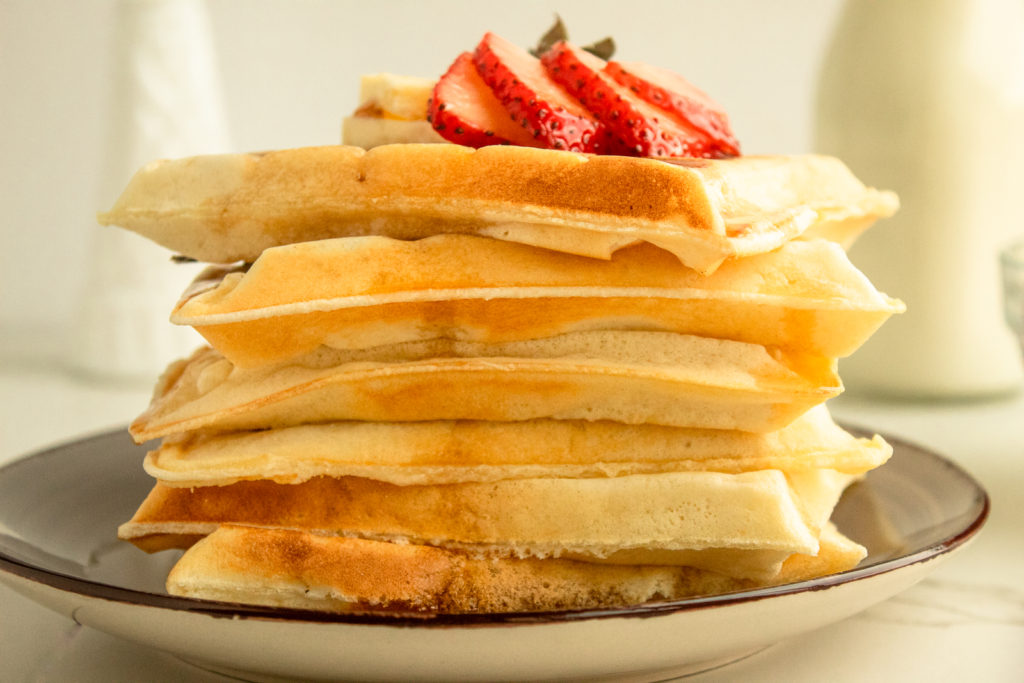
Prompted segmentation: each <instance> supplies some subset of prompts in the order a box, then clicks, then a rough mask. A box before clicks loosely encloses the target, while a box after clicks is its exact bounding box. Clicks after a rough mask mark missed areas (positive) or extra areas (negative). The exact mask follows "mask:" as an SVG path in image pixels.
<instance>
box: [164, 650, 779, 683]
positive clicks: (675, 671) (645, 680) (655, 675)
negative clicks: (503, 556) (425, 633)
mask: <svg viewBox="0 0 1024 683" xmlns="http://www.w3.org/2000/svg"><path fill="white" fill-rule="evenodd" d="M769 647H771V645H768V646H759V647H755V648H752V649H750V650H747V651H744V652H740V653H732V654H729V655H727V656H725V657H719V658H717V659H710V660H703V661H700V662H692V663H690V664H685V665H682V666H673V667H669V668H667V669H658V670H654V671H643V672H630V673H624V674H615V675H610V676H597V677H594V676H586V677H583V678H572V677H570V678H566V677H565V676H564V675H559V676H556V677H554V678H551V679H547V680H551V681H588V682H593V683H660V682H661V681H674V680H678V679H680V678H686V677H688V676H696V675H697V674H702V673H706V672H708V671H712V670H714V669H721V668H723V667H726V666H729V665H730V664H735V663H736V662H738V661H741V660H743V659H746V658H747V657H753V656H754V655H756V654H758V653H760V652H764V651H765V650H767V649H768V648H769ZM176 659H178V660H180V661H182V662H184V663H185V664H188V665H190V666H194V667H196V668H199V669H202V670H204V671H209V672H211V673H215V674H219V675H221V676H226V677H228V678H232V679H235V680H239V681H250V682H251V683H294V682H295V681H299V680H302V681H331V680H345V681H351V680H353V679H350V678H340V679H339V678H334V677H332V676H331V675H329V674H328V675H326V676H324V677H315V676H313V677H310V676H304V677H303V678H301V679H298V678H293V677H289V676H277V675H275V674H270V673H260V672H255V671H244V670H242V669H235V668H232V667H226V666H221V665H219V664H213V663H210V662H204V661H201V660H198V659H192V658H189V657H182V656H180V655H178V656H176ZM442 669H443V667H442ZM437 673H439V674H442V677H441V678H437V679H436V680H438V681H451V682H452V683H455V682H456V681H464V682H465V681H486V680H492V679H491V678H487V677H484V678H476V677H473V676H469V677H466V676H464V675H460V674H459V673H458V672H455V671H443V670H441V671H438V672H437ZM423 674H424V672H423V671H422V670H419V671H417V672H412V671H409V672H404V673H403V674H402V675H399V676H397V677H393V678H369V679H363V680H366V681H408V680H410V678H409V677H410V676H415V677H416V680H421V681H426V680H433V679H430V678H422V676H423ZM505 680H515V679H505ZM523 680H529V681H538V682H540V681H544V680H545V679H544V678H537V677H536V676H530V677H529V678H524V679H523Z"/></svg>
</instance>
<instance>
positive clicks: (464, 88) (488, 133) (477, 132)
mask: <svg viewBox="0 0 1024 683" xmlns="http://www.w3.org/2000/svg"><path fill="white" fill-rule="evenodd" d="M427 121H430V123H431V125H433V127H434V130H436V131H437V132H438V133H440V134H441V137H443V138H444V139H445V140H448V141H449V142H454V143H455V144H457V145H466V146H467V147H486V146H487V145H504V144H509V143H511V144H514V145H523V146H532V147H537V146H540V143H538V142H537V140H535V139H534V137H533V135H531V134H530V133H528V132H527V131H525V130H523V128H522V127H521V126H518V125H516V124H515V123H514V122H513V121H512V119H511V117H509V115H508V112H507V111H505V108H504V107H502V106H501V102H499V101H498V98H497V97H495V96H494V93H493V92H491V89H490V88H488V87H487V84H486V83H484V79H482V78H480V74H478V73H477V71H476V66H474V65H473V55H472V54H470V53H469V52H463V53H462V54H461V55H459V56H458V58H456V60H455V61H454V62H453V63H452V65H451V66H450V67H448V71H447V73H445V75H444V76H442V77H441V78H440V80H438V82H437V84H436V85H435V86H434V91H433V93H432V94H431V96H430V101H429V102H428V103H427Z"/></svg>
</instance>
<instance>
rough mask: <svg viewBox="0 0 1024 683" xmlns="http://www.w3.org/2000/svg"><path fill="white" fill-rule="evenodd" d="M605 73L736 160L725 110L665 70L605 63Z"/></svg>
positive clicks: (736, 147) (736, 149)
mask: <svg viewBox="0 0 1024 683" xmlns="http://www.w3.org/2000/svg"><path fill="white" fill-rule="evenodd" d="M605 72H606V73H608V74H609V75H611V77H612V78H613V79H615V82H616V83H618V84H619V85H622V86H624V87H626V88H629V89H630V91H631V92H633V93H635V94H636V95H637V96H638V97H640V99H642V100H644V101H645V102H648V103H649V104H652V105H654V106H656V107H659V108H661V109H663V110H664V111H667V112H671V113H672V114H674V115H675V116H677V117H678V118H679V119H681V120H682V121H683V122H685V123H686V124H687V125H689V126H690V127H692V128H693V129H695V130H698V131H700V132H701V133H702V134H704V135H706V136H707V137H708V139H709V140H711V142H712V144H713V146H714V147H715V148H717V150H718V151H719V152H720V153H721V154H723V155H726V156H738V155H739V153H740V144H739V142H738V141H737V140H736V136H735V135H734V134H733V132H732V127H731V126H730V125H729V117H728V116H727V115H726V114H725V110H724V109H723V108H722V107H721V105H719V104H718V103H717V102H715V101H714V100H713V99H711V98H710V97H709V96H708V95H707V93H705V92H704V91H702V90H700V89H699V88H697V87H696V86H694V85H693V84H691V83H690V82H689V81H687V80H686V79H685V78H683V77H682V76H680V75H679V74H677V73H674V72H672V71H669V70H668V69H660V68H658V67H656V66H650V65H648V64H642V63H639V62H630V63H621V62H615V61H612V62H608V65H607V66H606V67H605Z"/></svg>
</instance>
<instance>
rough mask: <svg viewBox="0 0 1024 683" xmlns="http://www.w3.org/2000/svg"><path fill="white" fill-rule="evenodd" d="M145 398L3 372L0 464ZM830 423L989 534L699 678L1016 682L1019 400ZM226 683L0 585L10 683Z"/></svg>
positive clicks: (1023, 505) (1020, 618) (131, 390)
mask: <svg viewBox="0 0 1024 683" xmlns="http://www.w3.org/2000/svg"><path fill="white" fill-rule="evenodd" d="M148 396H149V388H148V387H138V386H137V387H130V386H121V387H116V386H100V385H96V384H90V383H86V382H83V381H80V380H76V379H74V378H71V377H69V376H67V375H65V374H63V373H61V372H59V371H57V370H54V369H50V368H45V367H40V368H37V369H23V370H17V369H13V368H6V369H2V370H0V407H2V410H0V413H2V417H0V465H2V464H4V463H6V462H9V461H11V460H14V459H16V458H18V457H19V456H21V455H23V454H25V453H28V452H31V451H34V450H37V449H40V448H43V447H45V446H49V445H53V444H55V443H59V442H62V441H66V440H70V439H73V438H77V437H78V436H81V435H83V434H89V433H95V432H98V431H101V430H103V429H106V428H109V427H112V426H116V425H121V424H124V423H126V422H127V421H128V420H129V419H130V418H131V417H134V415H135V414H137V413H138V412H140V410H141V409H142V407H143V406H144V405H145V403H146V402H147V400H148ZM831 405H832V408H833V412H834V414H835V415H836V416H837V417H839V418H841V419H845V420H848V421H850V422H853V423H857V424H862V425H865V426H868V427H870V428H873V429H877V430H879V431H883V432H886V433H889V434H892V435H895V436H900V437H903V438H905V439H907V440H910V441H913V442H917V443H919V444H921V445H923V446H927V447H929V448H931V449H933V450H935V451H937V452H939V453H941V454H943V455H945V456H947V457H949V458H950V459H952V460H955V461H956V462H958V463H959V464H961V465H962V466H963V467H964V468H966V469H967V470H968V471H969V472H971V473H972V474H973V475H974V476H975V477H976V478H978V479H979V480H980V481H981V482H982V484H983V485H984V486H985V487H986V489H987V490H988V492H989V494H990V496H991V498H992V512H991V516H990V517H989V521H988V524H987V525H986V527H985V529H984V530H983V531H982V533H981V535H980V536H979V537H978V538H977V539H976V540H975V541H974V542H973V543H972V544H971V545H970V546H969V547H968V548H967V549H966V550H965V551H964V552H962V553H960V554H958V555H956V556H955V557H953V558H951V559H950V560H949V561H947V562H945V563H944V564H942V565H941V566H940V567H939V568H938V570H937V571H936V572H935V573H934V574H932V575H931V576H930V577H929V578H927V579H925V581H923V582H922V583H920V584H918V585H917V586H915V587H913V588H911V589H910V590H908V591H906V592H904V593H902V594H900V595H897V596H896V597H894V598H892V599H890V600H888V601H887V602H885V603H882V604H881V605H878V606H876V607H873V608H871V609H868V610H867V611H865V612H862V613H861V614H859V615H857V616H855V617H852V618H850V619H847V620H846V621H843V622H840V623H838V624H835V625H832V626H829V627H826V628H823V629H821V630H819V631H816V632H814V633H812V634H809V635H806V636H804V637H800V638H797V639H793V640H790V641H785V642H781V643H779V644H777V645H774V646H772V647H770V648H768V649H767V650H765V651H763V652H761V653H759V654H757V655H754V656H752V657H750V658H748V659H746V660H743V661H741V662H737V663H735V664H732V665H730V666H727V667H725V668H722V669H719V670H716V671H712V672H708V673H705V674H702V675H699V676H696V677H694V678H692V679H690V680H694V681H700V682H701V683H708V682H711V681H734V680H765V681H767V680H772V681H777V680H785V681H791V682H794V683H799V682H804V681H806V682H811V681H814V682H817V681H821V680H829V681H878V680H892V681H895V680H898V681H965V680H975V681H1017V680H1021V676H1022V672H1024V647H1022V646H1024V578H1022V577H1024V573H1022V571H1021V567H1024V532H1022V529H1024V500H1021V498H1020V492H1021V491H1022V490H1024V395H1017V396H1012V397H1002V398H999V399H992V400H988V401H972V402H938V403H936V402H930V403H913V402H898V403H897V402H892V403H890V402H878V401H867V400H861V399H856V398H853V397H846V396H844V397H842V398H841V399H839V400H837V401H834V402H833V403H832V404H831ZM143 679H144V680H147V681H152V682H156V683H159V682H162V681H183V680H188V681H222V680H228V679H225V678H223V677H221V676H218V675H214V674H210V673H206V672H203V671H200V670H198V669H195V668H193V667H191V666H190V665H188V664H185V663H182V662H180V661H179V660H177V659H175V658H174V657H172V656H170V655H167V654H164V653H161V652H157V651H155V650H151V649H149V648H146V647H143V646H139V645H134V644H132V643H128V642H126V641H122V640H119V639H117V638H114V637H112V636H108V635H106V634H103V633H100V632H98V631H95V630H92V629H90V628H86V627H81V626H78V625H76V624H75V623H73V622H72V621H70V620H68V619H67V618H65V617H63V616H59V615H57V614H54V613H51V612H49V611H48V610H46V609H45V608H43V607H40V606H37V605H36V604H34V603H32V602H30V601H28V600H27V599H25V598H23V597H22V596H20V595H18V594H16V593H15V592H13V591H12V590H10V589H9V588H6V587H4V586H0V680H2V681H5V682H6V681H12V682H17V681H33V682H49V681H83V682H93V681H97V682H99V681H103V682H104V683H113V682H118V681H136V680H143Z"/></svg>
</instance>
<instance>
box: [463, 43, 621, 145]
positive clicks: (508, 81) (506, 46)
mask: <svg viewBox="0 0 1024 683" xmlns="http://www.w3.org/2000/svg"><path fill="white" fill-rule="evenodd" d="M474 61H475V62H476V67H477V70H478V71H479V72H480V75H481V76H482V77H483V80H484V81H485V82H486V83H487V85H488V86H490V88H491V90H492V91H493V92H494V94H495V96H496V97H497V98H498V100H500V102H501V104H502V105H503V106H504V107H505V109H506V110H507V111H508V113H509V114H510V115H511V117H512V119H513V120H514V121H515V122H516V123H517V124H519V125H520V126H522V127H523V128H524V129H526V130H527V131H528V132H529V133H530V134H531V135H532V136H533V137H535V138H536V139H537V140H538V141H540V142H541V143H543V144H544V145H545V146H547V147H550V148H552V149H565V150H572V151H577V152H589V153H594V154H599V153H602V152H606V151H607V150H606V149H605V148H604V143H605V140H606V135H605V132H604V130H603V129H602V127H601V125H600V124H599V123H598V122H597V121H596V120H595V119H594V118H593V117H592V116H591V115H590V113H589V112H588V111H587V110H586V109H584V108H583V107H582V106H580V104H579V103H578V102H576V101H575V100H574V99H573V98H571V97H570V96H569V95H567V94H566V93H565V92H564V91H563V90H562V89H561V88H560V87H559V86H558V84H556V83H555V82H554V81H552V80H551V78H550V77H549V76H548V73H547V72H546V71H545V69H544V67H543V66H542V65H541V63H540V61H539V60H538V59H537V58H535V57H533V56H532V55H531V54H530V53H528V52H527V51H526V50H523V49H522V48H520V47H518V46H517V45H514V44H512V43H510V42H508V41H507V40H505V39H504V38H501V37H500V36H497V35H495V34H493V33H487V34H486V35H484V37H483V39H482V40H481V41H480V44H479V45H477V48H476V52H475V53H474Z"/></svg>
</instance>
